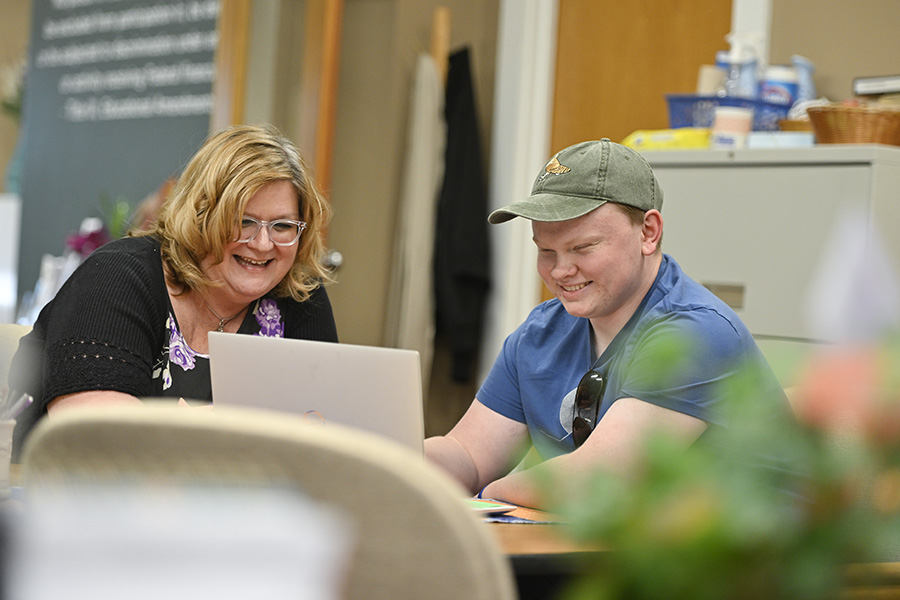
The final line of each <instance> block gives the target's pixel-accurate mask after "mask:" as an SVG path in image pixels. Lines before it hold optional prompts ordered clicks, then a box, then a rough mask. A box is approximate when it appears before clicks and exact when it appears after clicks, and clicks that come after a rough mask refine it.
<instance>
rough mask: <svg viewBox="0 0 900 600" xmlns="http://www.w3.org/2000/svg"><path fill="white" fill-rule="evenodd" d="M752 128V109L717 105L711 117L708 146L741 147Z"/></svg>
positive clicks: (731, 148)
mask: <svg viewBox="0 0 900 600" xmlns="http://www.w3.org/2000/svg"><path fill="white" fill-rule="evenodd" d="M752 128H753V109H752V108H742V107H738V106H717V107H716V112H715V118H714V119H713V127H712V137H711V138H710V146H712V147H713V148H724V149H730V150H733V149H735V148H743V147H744V144H745V143H746V141H747V134H748V133H750V130H751V129H752Z"/></svg>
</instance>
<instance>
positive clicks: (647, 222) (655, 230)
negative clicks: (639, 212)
mask: <svg viewBox="0 0 900 600" xmlns="http://www.w3.org/2000/svg"><path fill="white" fill-rule="evenodd" d="M662 233H663V219H662V215H661V214H660V212H659V211H658V210H656V209H655V208H653V209H650V210H648V211H647V212H645V213H644V225H643V227H642V228H641V236H642V247H641V251H642V252H643V254H644V255H645V256H651V255H652V254H653V253H654V252H656V249H657V248H659V244H660V242H662Z"/></svg>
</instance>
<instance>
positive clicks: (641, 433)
mask: <svg viewBox="0 0 900 600" xmlns="http://www.w3.org/2000/svg"><path fill="white" fill-rule="evenodd" d="M705 429H706V423H705V422H704V421H702V420H700V419H698V418H696V417H692V416H689V415H686V414H684V413H679V412H676V411H674V410H670V409H668V408H663V407H660V406H656V405H655V404H650V403H649V402H643V401H641V400H637V399H635V398H622V399H619V400H617V401H616V402H614V403H613V405H612V406H611V407H610V408H609V410H608V411H607V412H606V414H605V415H604V416H603V418H602V419H601V420H600V422H599V423H598V424H597V427H596V428H595V429H594V432H593V433H592V434H591V436H590V437H589V438H588V439H587V441H586V442H585V443H584V445H582V446H581V447H580V448H578V449H577V450H575V451H574V452H572V453H570V454H565V455H562V456H558V457H556V458H552V459H550V460H547V461H545V462H542V463H540V464H538V465H537V466H535V467H533V468H531V469H527V470H525V471H519V472H516V473H513V474H510V475H507V476H506V477H503V478H501V479H498V480H496V481H494V482H492V483H490V484H489V485H488V486H487V487H486V488H485V490H484V494H483V495H484V497H485V498H495V499H498V500H505V501H507V502H512V503H513V504H518V505H521V506H531V507H535V508H547V507H544V506H542V505H541V504H542V499H543V497H544V495H545V494H543V493H542V490H541V488H540V485H541V483H542V482H553V481H559V482H565V481H570V480H572V479H573V478H576V477H583V476H584V475H585V474H586V473H589V472H590V471H591V470H593V469H598V468H601V469H606V470H607V471H609V472H612V473H614V474H619V475H622V476H623V477H624V476H628V474H629V473H631V472H632V471H633V469H635V468H637V467H639V464H640V460H641V454H642V452H643V448H644V442H645V440H646V439H647V436H648V435H652V434H654V433H659V434H663V435H668V436H669V437H672V438H674V439H676V440H679V441H681V442H682V443H683V444H684V447H685V448H687V447H688V446H690V445H691V444H692V443H693V442H694V441H695V440H696V439H697V438H698V437H699V436H700V434H701V433H703V431H704V430H705Z"/></svg>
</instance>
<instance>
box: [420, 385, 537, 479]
mask: <svg viewBox="0 0 900 600" xmlns="http://www.w3.org/2000/svg"><path fill="white" fill-rule="evenodd" d="M527 442H528V427H527V426H526V425H525V424H524V423H519V422H518V421H514V420H512V419H509V418H507V417H504V416H503V415H501V414H499V413H497V412H494V411H493V410H491V409H490V408H488V407H486V406H485V405H484V404H482V403H481V402H479V401H478V399H475V400H474V401H473V402H472V405H471V406H470V407H469V409H468V410H467V411H466V414H464V415H463V417H462V418H461V419H460V420H459V422H458V423H457V424H456V425H455V426H454V427H453V429H451V430H450V432H449V433H448V434H447V435H445V436H437V437H432V438H428V439H427V440H425V456H426V457H427V458H428V460H429V461H431V462H433V463H435V464H436V465H438V466H439V467H441V468H443V469H444V470H445V471H447V472H448V473H449V474H450V475H451V476H452V477H453V478H454V479H456V480H457V481H459V482H460V483H462V485H463V486H464V487H465V488H466V489H467V490H469V491H470V492H471V493H473V494H475V493H477V492H479V491H480V490H481V489H482V488H483V487H484V486H486V485H487V484H488V483H490V482H492V481H494V480H495V479H497V478H498V477H502V476H503V475H505V474H507V473H508V472H509V471H510V470H511V469H512V468H513V467H514V466H515V464H516V463H517V462H518V461H519V460H521V458H522V456H524V455H525V451H526V450H527V449H528V448H527Z"/></svg>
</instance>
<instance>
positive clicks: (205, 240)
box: [11, 126, 337, 452]
mask: <svg viewBox="0 0 900 600" xmlns="http://www.w3.org/2000/svg"><path fill="white" fill-rule="evenodd" d="M329 215H330V212H329V209H328V205H327V204H326V203H325V202H324V200H323V199H322V197H321V196H320V195H319V194H318V192H317V191H316V187H315V185H314V184H313V183H312V181H310V179H309V176H308V174H307V171H306V167H305V165H304V163H303V161H302V160H301V158H300V155H299V154H298V152H297V150H296V148H295V147H294V145H293V144H291V142H289V141H288V140H287V139H285V138H284V137H282V136H281V134H280V133H278V132H277V131H276V130H274V129H273V128H269V127H249V126H240V127H232V128H228V129H225V130H223V131H221V132H219V133H217V134H214V135H212V136H211V137H210V138H209V139H208V140H207V141H206V143H205V144H204V145H203V147H202V148H200V150H199V151H198V152H197V154H196V155H195V156H194V157H193V158H192V159H191V161H190V162H189V163H188V165H187V167H186V168H185V170H184V173H183V174H182V176H181V178H180V179H179V181H178V182H177V184H176V186H175V188H174V189H173V190H172V193H171V194H170V195H169V198H168V200H167V201H166V203H165V204H163V206H162V208H161V209H160V212H159V215H158V217H157V219H156V221H155V223H154V224H153V225H152V226H151V227H150V229H149V230H148V231H145V232H135V233H133V234H132V235H131V236H130V237H127V238H124V239H121V240H116V241H114V242H110V243H109V244H107V245H105V246H103V247H101V248H99V249H98V250H96V251H95V252H94V253H93V254H91V255H90V257H88V259H87V260H85V262H84V263H83V264H82V265H81V266H80V267H79V269H78V270H77V271H76V272H75V273H74V274H73V275H72V277H71V278H70V279H69V281H68V282H67V283H66V285H65V286H64V287H63V288H62V289H61V290H60V292H59V294H58V295H57V296H56V298H55V299H54V300H53V301H52V302H51V303H50V304H48V305H47V307H46V308H45V310H44V311H43V312H42V313H41V315H40V317H39V318H38V320H37V322H36V323H35V325H34V329H33V331H32V333H31V334H30V335H29V336H26V337H25V338H24V339H23V340H22V342H21V344H20V346H19V351H18V352H17V354H16V356H15V357H14V359H13V366H12V371H11V372H12V373H13V375H12V376H11V386H12V387H13V388H14V389H17V390H23V391H27V392H29V393H30V394H31V395H32V396H34V398H35V400H36V401H35V403H34V405H33V409H32V410H31V411H30V414H25V415H22V417H21V418H20V419H19V426H18V427H17V429H16V436H15V437H16V452H18V451H19V449H20V448H21V444H22V442H23V441H24V438H25V436H26V435H27V433H28V431H29V430H30V429H31V427H32V426H33V425H34V423H35V422H36V421H37V420H38V419H39V418H41V417H42V416H43V415H44V414H46V413H47V412H55V411H57V410H63V409H65V408H66V407H67V406H74V405H79V404H93V403H119V402H137V401H138V398H141V397H171V398H172V399H173V402H176V401H177V400H178V399H179V398H187V399H189V400H196V401H199V402H200V403H209V402H211V401H212V392H211V387H210V380H209V357H208V355H207V350H208V343H207V334H208V333H209V332H210V331H225V332H231V333H242V334H247V335H262V336H278V337H290V338H303V339H313V340H322V341H337V330H336V327H335V323H334V317H333V315H332V312H331V305H330V303H329V300H328V296H327V294H326V293H325V290H324V288H323V287H322V286H323V284H325V283H327V282H328V274H327V271H326V270H325V269H324V268H323V267H322V260H321V259H322V255H323V252H324V244H323V241H322V231H323V228H324V226H325V224H326V223H327V220H328V217H329ZM13 380H14V381H13Z"/></svg>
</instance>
